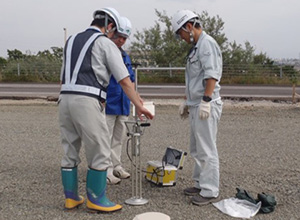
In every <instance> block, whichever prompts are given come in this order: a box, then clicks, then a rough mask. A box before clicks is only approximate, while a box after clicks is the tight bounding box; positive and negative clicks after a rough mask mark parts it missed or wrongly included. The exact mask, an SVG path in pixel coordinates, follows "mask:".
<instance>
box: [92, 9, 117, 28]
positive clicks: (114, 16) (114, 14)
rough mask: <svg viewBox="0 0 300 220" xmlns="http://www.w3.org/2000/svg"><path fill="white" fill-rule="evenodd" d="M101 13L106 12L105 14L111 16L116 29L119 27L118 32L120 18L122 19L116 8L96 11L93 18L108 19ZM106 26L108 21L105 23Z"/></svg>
mask: <svg viewBox="0 0 300 220" xmlns="http://www.w3.org/2000/svg"><path fill="white" fill-rule="evenodd" d="M101 12H104V13H105V14H107V15H109V16H110V17H111V18H112V19H113V20H114V22H115V24H116V27H117V30H118V29H119V27H120V18H121V16H120V14H119V12H118V11H117V10H116V9H114V8H111V7H105V8H101V9H100V10H97V11H95V12H94V14H93V18H94V19H101V18H105V19H107V17H106V16H104V17H103V16H102V15H101V14H100V13H101ZM105 26H107V21H106V23H105Z"/></svg>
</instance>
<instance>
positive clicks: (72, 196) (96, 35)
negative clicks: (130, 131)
mask: <svg viewBox="0 0 300 220" xmlns="http://www.w3.org/2000/svg"><path fill="white" fill-rule="evenodd" d="M119 20H120V15H119V13H118V12H117V11H116V10H115V9H113V8H102V9H100V10H97V11H95V13H94V15H93V21H92V23H91V26H90V27H89V28H88V29H87V30H85V31H83V32H81V33H78V34H75V35H73V36H71V37H70V38H69V39H68V41H67V42H66V45H65V48H64V60H63V66H62V72H61V91H60V96H59V101H58V103H59V123H60V131H61V143H62V147H63V150H64V155H63V158H62V161H61V175H62V183H63V188H64V194H65V209H74V208H76V207H78V206H79V205H81V204H83V203H84V198H83V197H82V196H80V195H79V193H78V177H77V166H78V165H79V164H80V162H81V160H80V157H79V152H80V149H81V146H82V145H83V146H84V147H85V154H86V160H87V164H88V171H87V180H86V194H87V202H86V205H87V208H88V209H90V210H95V211H100V212H113V211H117V210H120V209H121V208H122V206H121V205H119V204H115V203H113V202H111V201H110V200H109V199H108V198H107V197H106V185H107V184H106V177H107V168H108V166H109V164H110V139H109V136H110V135H109V131H108V127H107V124H106V118H105V112H104V105H103V103H104V102H105V100H106V88H107V86H108V84H109V79H110V77H111V75H113V76H114V77H115V79H116V81H117V82H118V83H119V84H120V85H121V86H122V89H123V90H124V92H125V93H126V94H127V96H128V97H129V99H130V100H131V101H132V102H133V104H134V105H135V106H136V109H137V114H138V115H139V116H141V114H144V115H145V116H146V117H147V118H150V119H152V118H153V115H151V113H150V112H149V111H148V110H147V109H146V108H144V107H143V105H142V103H141V102H140V99H139V97H138V95H137V94H136V92H135V89H134V87H133V85H132V82H131V80H130V78H129V74H128V71H127V69H126V67H125V65H124V63H123V60H122V56H121V53H120V50H119V49H118V47H117V46H116V45H115V44H114V43H113V42H112V41H111V40H110V39H109V38H111V37H112V36H113V35H114V33H115V31H116V30H117V29H118V28H119Z"/></svg>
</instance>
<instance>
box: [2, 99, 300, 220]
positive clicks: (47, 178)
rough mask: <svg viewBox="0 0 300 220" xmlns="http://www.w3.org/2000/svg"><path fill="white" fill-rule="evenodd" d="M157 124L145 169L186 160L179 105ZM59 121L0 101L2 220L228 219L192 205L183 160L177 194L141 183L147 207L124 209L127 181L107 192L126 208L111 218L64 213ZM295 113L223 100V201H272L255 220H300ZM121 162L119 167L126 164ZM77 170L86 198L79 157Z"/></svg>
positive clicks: (41, 104)
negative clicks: (244, 195) (169, 154)
mask: <svg viewBox="0 0 300 220" xmlns="http://www.w3.org/2000/svg"><path fill="white" fill-rule="evenodd" d="M154 102H155V104H156V108H155V111H156V118H155V120H153V121H151V126H150V127H148V128H146V130H145V133H144V135H143V136H142V139H141V145H142V147H141V149H142V159H143V167H146V161H149V160H160V159H161V158H162V156H163V154H164V151H165V149H166V147H168V146H172V147H174V148H176V149H181V150H185V151H187V152H188V145H189V129H188V128H189V127H188V121H187V120H181V119H179V117H178V115H177V109H178V106H177V105H178V103H179V101H178V100H155V101H154ZM57 118H58V114H57V106H56V104H55V103H51V102H45V101H42V100H40V101H37V100H28V101H12V100H0V121H1V126H0V140H1V142H0V145H1V147H0V219H1V220H2V219H3V220H4V219H5V220H6V219H7V220H9V219H21V220H22V219H31V220H32V219H53V220H54V219H55V220H58V219H105V220H131V219H133V218H134V216H135V215H137V214H140V213H144V212H149V211H156V212H162V213H165V214H167V215H169V216H170V217H171V219H172V220H198V219H232V218H231V217H229V216H226V215H225V214H223V213H221V212H220V211H218V210H217V209H216V208H215V207H214V206H212V205H207V206H203V207H198V206H195V205H192V204H191V203H190V200H189V198H188V197H185V196H184V195H183V193H182V191H183V189H184V188H185V187H187V186H191V185H192V181H191V178H190V177H191V174H192V167H193V160H192V158H191V157H190V155H189V154H188V155H187V157H186V160H185V163H184V168H183V170H179V171H178V172H177V174H178V178H177V182H176V183H177V184H176V186H174V187H163V188H159V187H155V186H153V185H151V184H150V183H149V182H147V181H146V180H144V181H143V196H144V198H147V199H148V200H149V203H148V204H146V205H143V206H129V205H126V204H124V201H125V200H126V199H128V198H130V197H131V181H130V179H128V180H123V181H122V182H121V184H119V185H116V186H108V190H107V194H108V197H109V198H110V199H111V200H112V201H114V202H118V203H121V204H123V205H124V206H123V209H122V211H120V212H116V213H112V214H91V213H87V210H86V207H85V206H81V207H80V208H79V209H78V210H75V211H72V212H64V211H63V202H64V195H63V191H62V184H61V178H60V159H61V155H62V150H61V147H60V138H59V128H58V120H57ZM299 129H300V106H299V104H298V105H292V104H287V103H272V102H266V101H260V102H233V101H229V100H225V105H224V109H223V115H222V118H221V122H220V125H219V133H218V148H219V155H220V173H221V180H220V190H221V196H222V198H229V197H234V196H235V193H236V187H241V188H244V189H246V190H247V191H248V192H250V193H251V194H252V195H253V196H254V197H256V196H257V193H261V192H265V193H269V194H273V195H275V197H276V200H277V203H278V205H277V206H276V209H275V211H274V212H273V213H270V214H257V215H256V216H255V217H254V218H253V219H272V220H273V219H276V220H277V219H300V218H299V216H300V210H299V207H300V158H299V156H300V147H299V145H300V135H299ZM123 150H124V153H123V155H122V160H123V162H124V166H125V167H126V168H128V169H130V161H129V159H128V157H127V155H126V153H125V148H124V149H123ZM81 158H82V163H81V164H80V166H79V190H80V193H81V194H82V195H85V176H86V160H85V157H84V149H82V152H81Z"/></svg>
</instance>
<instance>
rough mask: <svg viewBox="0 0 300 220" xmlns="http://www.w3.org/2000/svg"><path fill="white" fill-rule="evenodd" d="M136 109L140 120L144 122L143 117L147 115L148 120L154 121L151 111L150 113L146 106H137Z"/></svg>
mask: <svg viewBox="0 0 300 220" xmlns="http://www.w3.org/2000/svg"><path fill="white" fill-rule="evenodd" d="M135 107H136V108H135V109H136V114H137V116H138V117H139V119H141V120H143V117H142V115H145V117H146V118H148V119H153V117H154V116H153V115H152V114H151V112H150V111H148V109H146V108H145V107H144V106H142V107H141V108H139V107H137V106H135Z"/></svg>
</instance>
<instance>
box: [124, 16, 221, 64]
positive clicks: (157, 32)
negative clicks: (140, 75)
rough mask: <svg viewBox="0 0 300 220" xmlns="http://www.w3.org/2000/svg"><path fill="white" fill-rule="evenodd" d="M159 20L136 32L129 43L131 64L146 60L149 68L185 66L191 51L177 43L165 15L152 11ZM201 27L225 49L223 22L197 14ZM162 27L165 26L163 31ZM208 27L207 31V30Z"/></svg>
mask: <svg viewBox="0 0 300 220" xmlns="http://www.w3.org/2000/svg"><path fill="white" fill-rule="evenodd" d="M155 13H156V15H157V17H158V21H155V25H154V27H150V28H149V29H144V30H143V32H139V31H138V32H137V33H136V34H135V35H134V37H135V41H134V42H133V43H132V45H131V47H130V49H131V52H132V53H131V54H130V55H131V57H132V59H133V60H134V61H147V62H148V63H143V64H144V65H150V66H164V67H165V66H173V67H174V66H184V65H185V57H186V55H187V53H188V51H189V49H190V48H191V46H190V45H188V44H186V43H185V42H183V41H176V40H175V37H174V33H173V31H172V25H171V18H170V17H168V16H167V15H166V12H165V11H163V12H159V11H158V10H155ZM200 20H201V23H202V26H203V27H205V31H206V32H207V33H208V34H210V35H212V36H213V37H215V39H216V40H217V41H218V43H219V44H220V46H221V48H223V49H225V48H226V44H225V42H226V41H227V38H226V37H225V34H224V33H222V31H223V29H224V28H223V26H224V22H223V21H222V19H221V18H220V17H219V16H217V17H209V16H208V13H207V12H205V11H204V12H203V13H202V14H201V15H200ZM162 25H163V26H164V27H163V28H162ZM206 28H207V29H206Z"/></svg>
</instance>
